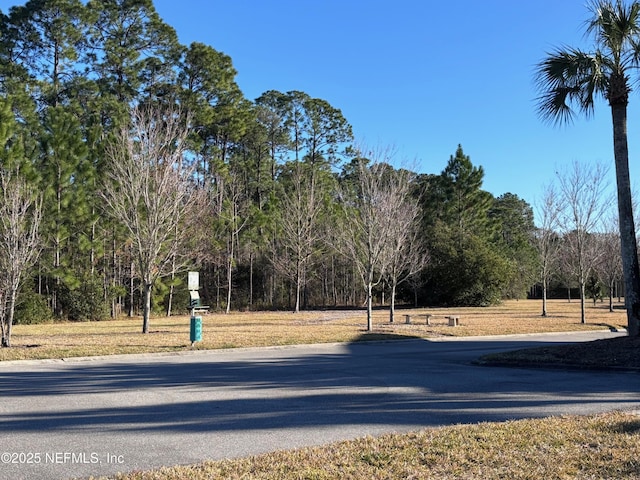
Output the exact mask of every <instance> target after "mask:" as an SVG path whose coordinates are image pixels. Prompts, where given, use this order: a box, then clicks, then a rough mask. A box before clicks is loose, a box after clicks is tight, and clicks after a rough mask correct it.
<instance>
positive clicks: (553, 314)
mask: <svg viewBox="0 0 640 480" xmlns="http://www.w3.org/2000/svg"><path fill="white" fill-rule="evenodd" d="M616 307H618V308H616V309H615V311H614V312H609V310H608V308H607V305H606V304H605V303H598V304H596V305H595V306H594V305H593V304H592V303H589V304H588V306H587V313H586V319H587V323H586V324H581V323H580V302H579V301H577V300H573V301H571V302H568V301H567V300H552V301H550V302H549V305H548V313H549V315H548V316H547V317H542V316H541V315H540V313H541V309H542V304H541V302H540V301H539V300H519V301H515V300H513V301H506V302H504V303H503V304H501V305H498V306H493V307H480V308H428V309H399V310H397V311H396V318H395V322H394V323H393V324H391V323H390V322H389V312H388V309H382V308H380V309H377V310H375V312H374V329H373V331H372V332H366V331H365V326H366V312H365V311H363V310H349V311H344V310H326V311H313V312H301V313H298V314H294V313H291V312H235V313H231V314H228V315H226V314H218V313H212V314H208V315H203V316H202V323H203V339H202V341H201V342H197V343H196V344H195V346H194V347H192V346H191V343H190V340H189V316H188V315H181V316H172V317H156V318H152V319H151V322H150V325H151V326H150V330H151V332H150V333H149V334H147V335H143V334H142V333H140V331H141V328H142V320H141V318H139V317H134V318H120V319H118V320H108V321H102V322H76V323H72V322H63V323H50V324H42V325H16V326H15V327H14V330H13V336H12V347H11V348H2V349H0V361H6V360H24V359H43V358H67V357H78V356H95V355H112V354H130V353H150V352H181V351H187V350H190V349H192V348H197V349H220V348H238V347H262V346H272V345H293V344H309V343H327V342H355V341H366V340H381V339H402V338H407V337H419V338H433V337H442V336H475V335H504V334H517V333H539V332H560V331H585V330H601V329H620V328H624V327H625V325H626V316H625V312H624V310H623V309H622V308H620V307H621V305H619V304H618V305H616ZM424 313H430V314H432V315H433V318H432V320H431V325H429V326H427V325H426V324H425V323H426V322H425V321H424V317H421V318H415V317H414V319H413V320H412V323H411V324H409V325H407V324H406V323H405V319H404V315H405V314H412V315H414V316H415V315H416V314H424ZM447 315H459V316H460V326H458V327H449V326H448V325H447V320H446V319H445V316H447Z"/></svg>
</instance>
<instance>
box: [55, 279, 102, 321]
mask: <svg viewBox="0 0 640 480" xmlns="http://www.w3.org/2000/svg"><path fill="white" fill-rule="evenodd" d="M59 299H60V302H61V303H62V309H63V311H64V312H65V314H66V317H67V319H69V320H73V321H81V322H87V321H89V320H104V319H106V318H108V317H109V305H108V304H107V302H106V300H105V298H104V290H103V288H102V283H101V282H100V281H99V280H98V279H95V278H91V277H89V278H85V279H84V281H82V282H81V283H80V286H79V287H78V288H74V289H71V288H69V287H68V286H66V285H62V286H61V288H60V290H59Z"/></svg>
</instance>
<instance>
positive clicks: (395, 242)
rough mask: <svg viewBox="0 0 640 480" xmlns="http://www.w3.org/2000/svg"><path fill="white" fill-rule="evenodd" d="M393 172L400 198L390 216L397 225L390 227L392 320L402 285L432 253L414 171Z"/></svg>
mask: <svg viewBox="0 0 640 480" xmlns="http://www.w3.org/2000/svg"><path fill="white" fill-rule="evenodd" d="M391 175H393V178H390V179H389V188H390V189H393V190H395V194H394V195H392V196H393V197H395V198H396V201H397V202H399V204H398V205H397V210H396V212H395V214H394V216H393V219H391V218H390V219H389V220H390V221H391V220H392V221H393V224H394V228H392V229H390V230H389V245H388V248H389V252H388V255H389V266H388V268H387V271H386V273H385V276H386V278H387V282H388V283H389V285H390V287H391V305H390V308H389V322H390V323H393V321H394V316H395V303H396V290H397V287H398V285H400V284H402V283H404V282H406V281H407V280H409V279H410V278H411V277H413V276H415V275H416V274H418V273H419V272H421V271H422V270H423V269H424V268H425V267H426V266H427V264H428V263H429V254H428V252H427V249H426V244H425V242H424V240H423V239H422V236H421V225H420V205H419V204H418V201H417V199H415V198H413V197H412V196H411V188H412V182H413V175H412V174H411V173H410V172H408V171H406V170H400V171H396V172H392V173H391Z"/></svg>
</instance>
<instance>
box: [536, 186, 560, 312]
mask: <svg viewBox="0 0 640 480" xmlns="http://www.w3.org/2000/svg"><path fill="white" fill-rule="evenodd" d="M560 209H561V206H560V204H559V196H558V193H557V192H556V190H555V188H554V186H553V185H549V186H547V187H545V190H544V193H543V196H542V199H541V201H540V203H539V204H538V218H539V219H540V227H539V228H538V229H537V230H536V232H535V235H534V238H533V244H534V246H535V248H536V250H537V251H538V255H539V269H538V275H539V280H540V282H541V283H542V316H543V317H546V316H547V289H548V287H549V281H550V280H551V277H552V275H553V274H554V270H555V269H556V268H557V266H558V260H559V257H558V254H559V249H560V237H559V235H558V231H557V229H558V217H559V215H560Z"/></svg>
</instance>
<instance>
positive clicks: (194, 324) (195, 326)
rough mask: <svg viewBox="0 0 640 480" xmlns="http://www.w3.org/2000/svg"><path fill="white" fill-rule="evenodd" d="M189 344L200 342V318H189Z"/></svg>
mask: <svg viewBox="0 0 640 480" xmlns="http://www.w3.org/2000/svg"><path fill="white" fill-rule="evenodd" d="M190 333H191V334H190V338H191V344H194V343H195V342H201V341H202V317H191V331H190Z"/></svg>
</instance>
